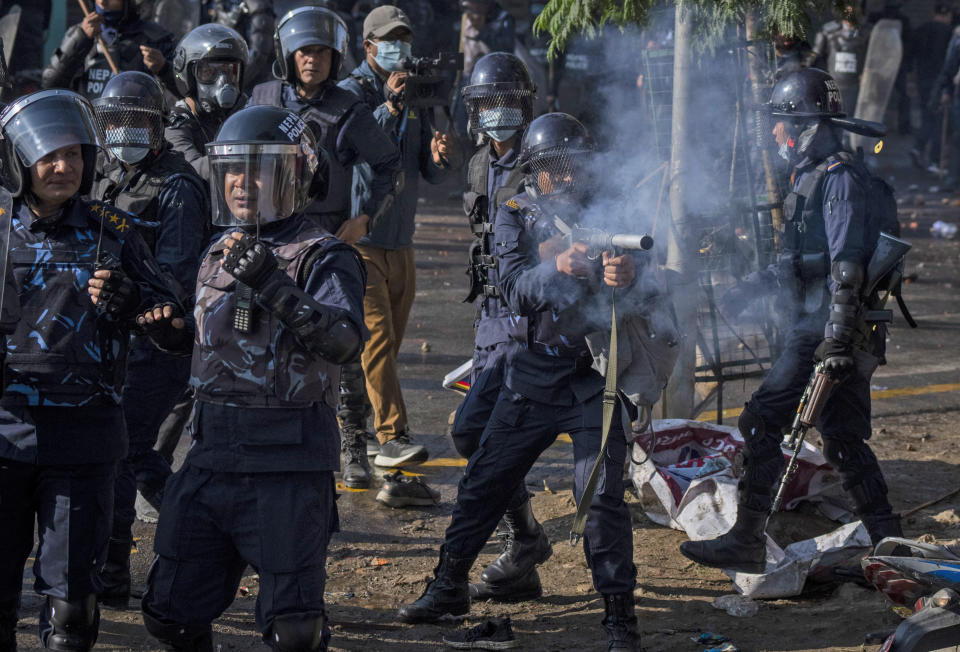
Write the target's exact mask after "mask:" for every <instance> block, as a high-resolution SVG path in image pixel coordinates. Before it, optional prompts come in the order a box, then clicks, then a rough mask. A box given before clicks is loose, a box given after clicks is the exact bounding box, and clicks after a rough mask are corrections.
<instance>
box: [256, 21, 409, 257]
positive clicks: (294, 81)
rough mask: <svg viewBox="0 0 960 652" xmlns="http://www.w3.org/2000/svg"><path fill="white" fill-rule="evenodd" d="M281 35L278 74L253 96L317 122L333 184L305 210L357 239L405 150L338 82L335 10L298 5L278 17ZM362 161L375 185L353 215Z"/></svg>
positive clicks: (340, 36) (340, 32)
mask: <svg viewBox="0 0 960 652" xmlns="http://www.w3.org/2000/svg"><path fill="white" fill-rule="evenodd" d="M275 38H276V45H275V48H274V49H275V54H276V62H275V64H274V74H275V75H276V76H277V77H278V79H277V80H275V81H270V82H266V83H263V84H260V85H258V86H257V87H256V88H254V89H253V93H252V94H251V103H252V104H270V105H273V106H279V107H284V108H287V109H290V110H291V111H295V112H296V113H298V114H299V115H300V117H302V118H303V119H304V120H305V121H306V122H307V124H309V125H310V128H311V130H312V131H313V132H314V133H315V134H316V137H317V142H318V143H319V145H320V146H321V147H323V148H324V150H326V152H327V154H328V156H329V159H330V187H329V190H328V192H327V195H326V197H325V198H324V199H322V200H317V201H314V202H313V203H312V204H310V206H308V207H307V209H306V213H307V215H308V216H309V217H310V218H311V219H313V220H314V221H316V223H317V224H319V225H320V226H322V227H323V228H325V229H326V230H328V231H329V232H330V233H333V234H336V236H337V237H338V238H341V239H342V240H344V241H345V242H346V243H347V244H354V243H355V242H357V240H359V239H360V238H361V237H363V236H364V235H365V234H366V233H367V231H368V230H369V221H370V216H371V215H373V214H375V213H376V210H377V207H379V206H380V203H381V202H382V201H383V199H384V197H386V196H387V193H388V192H390V189H391V188H392V186H393V175H394V173H395V171H396V170H398V169H399V168H400V153H399V152H398V151H397V148H396V146H395V145H394V144H393V143H392V142H391V141H390V139H389V138H388V137H387V135H386V134H385V133H384V132H383V130H382V129H380V126H379V125H378V124H377V121H376V120H374V118H373V114H372V113H371V112H370V109H369V108H368V107H367V105H366V104H364V102H363V100H361V99H360V98H359V97H357V96H356V95H354V94H353V93H351V92H350V91H347V90H344V89H342V88H339V87H338V86H337V73H338V71H339V70H340V65H341V63H342V60H343V53H344V48H346V45H347V26H346V24H345V23H344V22H343V20H342V19H341V18H340V17H339V16H338V15H337V14H336V13H334V12H333V11H331V10H330V9H327V8H325V7H300V8H298V9H294V10H293V11H290V12H288V13H287V14H286V15H285V16H283V17H282V18H281V19H280V20H279V21H278V23H277V30H276V36H275ZM358 160H363V161H365V162H367V163H369V164H370V167H371V169H372V170H373V181H372V183H371V185H372V191H371V197H370V199H369V200H368V201H367V202H366V203H365V205H364V206H363V207H362V210H363V212H362V213H360V214H358V215H350V214H349V213H350V184H351V177H352V171H353V165H354V163H356V162H357V161H358Z"/></svg>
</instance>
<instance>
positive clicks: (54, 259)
mask: <svg viewBox="0 0 960 652" xmlns="http://www.w3.org/2000/svg"><path fill="white" fill-rule="evenodd" d="M63 211H64V213H63V214H62V215H61V216H59V217H58V218H57V219H55V220H50V219H46V220H42V219H38V218H37V217H36V216H35V215H34V214H33V213H32V212H31V211H30V209H29V208H28V207H27V205H26V204H25V203H24V202H23V201H21V200H17V201H16V202H15V203H14V214H13V215H12V224H11V234H10V252H9V267H10V269H11V270H12V274H8V279H7V282H8V285H7V288H6V293H7V294H6V296H15V297H19V304H20V313H21V314H20V319H19V321H18V322H17V324H16V327H15V329H12V332H11V334H10V335H8V337H7V341H6V347H5V351H6V359H5V364H4V391H3V398H2V400H0V405H2V410H0V495H2V496H4V499H3V500H2V501H0V529H2V530H3V532H4V536H3V537H0V577H2V580H0V617H6V616H8V615H9V614H10V613H11V612H10V609H11V608H12V609H13V612H12V613H13V614H14V618H15V613H16V611H15V605H16V604H17V603H18V600H19V597H20V587H21V577H22V573H23V565H24V563H25V562H26V559H27V556H28V555H29V554H30V551H31V549H32V547H33V532H34V519H36V525H37V530H38V532H39V536H40V544H39V551H38V553H37V561H36V562H35V564H34V574H35V576H36V578H37V579H36V584H35V588H36V590H37V591H38V592H40V593H42V594H44V595H47V596H51V597H54V598H60V599H64V600H68V601H76V600H81V599H84V598H85V597H87V596H89V595H91V594H93V593H96V592H97V590H98V585H97V581H96V571H97V568H98V567H99V565H100V563H101V562H102V560H103V554H104V552H105V549H106V543H107V537H108V535H109V526H110V513H111V508H112V503H113V474H114V467H115V464H116V461H117V460H118V459H120V458H121V457H123V455H124V454H125V453H126V448H127V442H126V432H125V428H124V420H123V412H122V410H121V407H120V391H121V387H122V384H123V373H124V368H125V366H126V349H127V345H128V341H129V327H128V324H127V323H126V322H125V321H115V320H113V319H112V318H107V317H105V316H101V315H98V312H97V310H96V309H95V306H94V304H93V303H92V302H91V300H90V297H89V295H88V293H87V280H88V279H89V278H90V277H91V275H92V274H93V271H94V267H95V265H96V264H97V260H96V256H97V250H98V248H99V250H100V262H101V264H102V265H105V266H106V267H107V268H110V269H121V270H122V271H123V272H124V273H126V274H127V276H129V277H130V278H131V279H132V280H134V281H135V283H136V285H137V288H138V290H139V293H140V302H139V306H135V308H136V309H138V310H139V309H140V308H145V307H149V306H153V305H155V304H156V303H160V302H173V301H175V299H174V296H173V294H172V293H171V291H170V290H169V289H168V288H167V287H166V286H165V285H164V284H163V282H162V280H161V278H160V270H159V268H158V266H157V264H156V262H155V261H154V259H153V256H152V255H151V253H150V251H149V249H148V248H147V245H146V244H145V243H144V241H143V239H142V238H141V237H140V235H139V234H138V233H137V232H136V229H135V227H134V218H133V216H131V215H129V214H126V213H123V212H122V211H117V210H115V209H112V208H111V207H109V206H105V205H103V204H100V203H89V202H85V201H82V200H75V201H71V202H68V203H67V204H65V205H64V207H63ZM4 228H5V227H4ZM98 243H99V244H98ZM6 296H5V302H6ZM132 314H133V313H131V315H128V316H127V317H132ZM46 628H47V626H46V624H45V623H44V622H42V623H41V633H43V631H45V629H46Z"/></svg>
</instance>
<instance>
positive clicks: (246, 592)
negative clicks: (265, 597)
mask: <svg viewBox="0 0 960 652" xmlns="http://www.w3.org/2000/svg"><path fill="white" fill-rule="evenodd" d="M237 593H239V594H240V597H241V598H245V597H247V596H248V595H250V589H248V588H247V587H245V586H241V587H240V588H239V589H237Z"/></svg>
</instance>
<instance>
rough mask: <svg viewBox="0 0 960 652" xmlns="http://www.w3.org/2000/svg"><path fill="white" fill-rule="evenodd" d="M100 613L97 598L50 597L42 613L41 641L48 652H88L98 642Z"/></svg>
mask: <svg viewBox="0 0 960 652" xmlns="http://www.w3.org/2000/svg"><path fill="white" fill-rule="evenodd" d="M99 628H100V610H99V609H98V608H97V596H96V595H93V594H91V595H88V596H87V597H85V598H83V599H81V600H70V601H67V600H61V599H60V598H51V597H47V602H46V604H45V605H44V606H43V611H42V612H41V613H40V640H41V641H42V643H43V646H44V647H45V648H47V649H48V650H65V651H67V652H86V651H87V650H89V649H90V648H92V647H93V644H94V643H96V642H97V632H98V630H99Z"/></svg>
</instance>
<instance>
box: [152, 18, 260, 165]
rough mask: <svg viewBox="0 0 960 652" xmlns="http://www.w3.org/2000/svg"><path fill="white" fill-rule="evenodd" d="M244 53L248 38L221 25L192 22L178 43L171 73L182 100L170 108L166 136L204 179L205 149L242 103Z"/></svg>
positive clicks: (244, 99) (244, 100)
mask: <svg viewBox="0 0 960 652" xmlns="http://www.w3.org/2000/svg"><path fill="white" fill-rule="evenodd" d="M248 58H249V51H248V49H247V42H246V41H244V40H243V37H242V36H240V34H238V33H237V32H236V31H235V30H233V29H231V28H229V27H227V26H225V25H216V24H207V25H201V26H200V27H196V28H194V29H193V30H191V31H190V32H189V33H188V34H187V35H186V36H184V37H183V38H182V39H181V40H180V43H179V44H178V45H177V50H176V55H175V57H174V60H173V72H174V75H175V77H176V85H177V91H178V93H179V94H180V96H181V97H182V98H183V99H182V100H180V101H178V102H177V103H176V104H175V105H174V107H173V110H172V111H171V115H170V122H169V124H168V126H167V130H166V133H165V137H166V139H167V141H169V143H170V145H171V147H172V148H173V149H175V150H176V151H178V152H180V153H181V154H183V155H184V157H186V159H187V162H188V163H190V165H192V166H193V167H194V169H195V170H196V171H197V173H198V174H199V175H200V176H201V177H202V178H203V179H204V181H208V180H209V169H208V165H207V158H206V151H205V149H204V148H205V147H206V145H207V143H209V142H210V141H211V140H213V137H214V136H215V135H216V134H217V131H218V130H219V129H220V125H222V124H223V121H224V120H226V119H227V117H228V116H229V115H230V114H231V113H232V112H234V111H236V110H238V109H240V108H242V107H243V106H244V104H246V101H247V98H246V96H245V95H244V94H243V93H242V92H241V90H240V87H241V84H242V81H243V75H244V70H245V68H246V66H247V60H248Z"/></svg>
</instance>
